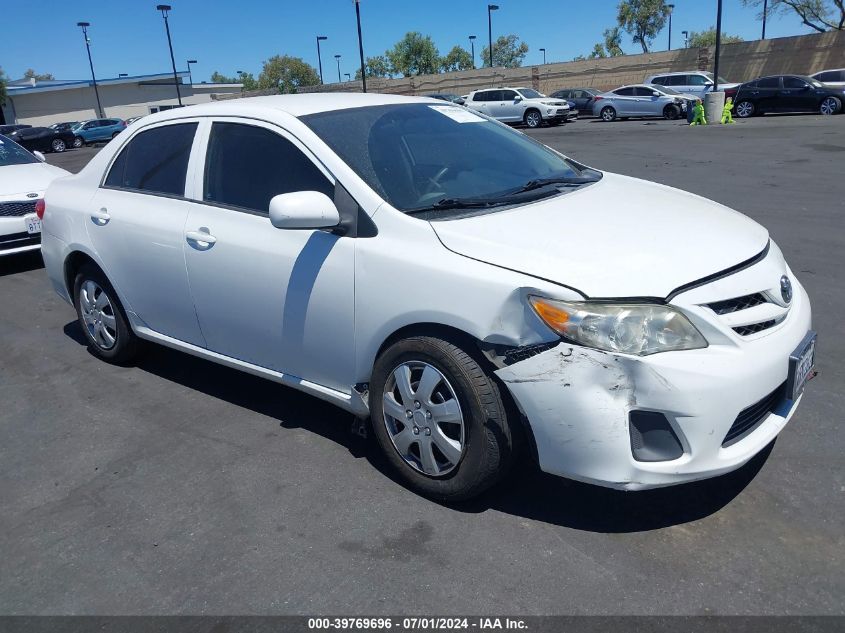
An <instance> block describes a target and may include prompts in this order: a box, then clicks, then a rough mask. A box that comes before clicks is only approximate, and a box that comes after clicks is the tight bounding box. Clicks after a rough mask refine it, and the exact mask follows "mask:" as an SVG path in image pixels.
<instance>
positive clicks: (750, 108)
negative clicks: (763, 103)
mask: <svg viewBox="0 0 845 633" xmlns="http://www.w3.org/2000/svg"><path fill="white" fill-rule="evenodd" d="M736 113H737V116H739V117H741V118H743V119H745V118H747V117H750V116H751V115H752V114H754V104H753V103H751V102H749V101H741V102H740V103H739V105H737V106H736Z"/></svg>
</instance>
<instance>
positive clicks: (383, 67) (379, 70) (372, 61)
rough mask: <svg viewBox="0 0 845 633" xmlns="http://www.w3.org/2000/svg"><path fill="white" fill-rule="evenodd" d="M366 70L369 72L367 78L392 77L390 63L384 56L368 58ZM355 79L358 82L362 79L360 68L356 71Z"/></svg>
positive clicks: (365, 65)
mask: <svg viewBox="0 0 845 633" xmlns="http://www.w3.org/2000/svg"><path fill="white" fill-rule="evenodd" d="M364 69H365V70H366V71H367V77H390V62H389V61H387V57H385V56H384V55H376V56H375V57H368V58H367V61H366V63H365V64H364ZM355 79H356V80H358V81H360V79H361V69H360V68H359V69H358V70H356V71H355Z"/></svg>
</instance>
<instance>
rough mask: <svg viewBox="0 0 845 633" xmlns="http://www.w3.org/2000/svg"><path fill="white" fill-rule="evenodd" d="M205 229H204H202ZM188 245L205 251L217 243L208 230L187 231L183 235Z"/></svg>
mask: <svg viewBox="0 0 845 633" xmlns="http://www.w3.org/2000/svg"><path fill="white" fill-rule="evenodd" d="M203 228H205V227H203ZM185 238H186V239H187V240H188V243H189V244H190V245H191V246H194V247H195V248H198V249H199V250H203V251H206V250H208V249H209V248H211V247H212V246H214V244H215V243H216V242H217V238H216V237H214V236H213V235H212V234H211V233H209V232H208V229H205V230H202V229H200V230H199V231H188V232H187V233H185Z"/></svg>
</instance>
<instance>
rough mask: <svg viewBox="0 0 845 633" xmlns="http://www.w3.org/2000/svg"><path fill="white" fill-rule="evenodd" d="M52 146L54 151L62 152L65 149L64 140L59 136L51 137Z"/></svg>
mask: <svg viewBox="0 0 845 633" xmlns="http://www.w3.org/2000/svg"><path fill="white" fill-rule="evenodd" d="M52 148H53V151H54V152H63V151H65V142H64V141H63V140H62V139H60V138H56V139H53V143H52Z"/></svg>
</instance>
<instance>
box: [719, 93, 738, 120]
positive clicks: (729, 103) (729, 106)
mask: <svg viewBox="0 0 845 633" xmlns="http://www.w3.org/2000/svg"><path fill="white" fill-rule="evenodd" d="M733 107H734V100H733V99H732V98H731V97H728V98H727V99H725V107H724V108H722V125H725V124H727V123H735V121H734V117H733V114H731V110H733Z"/></svg>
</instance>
